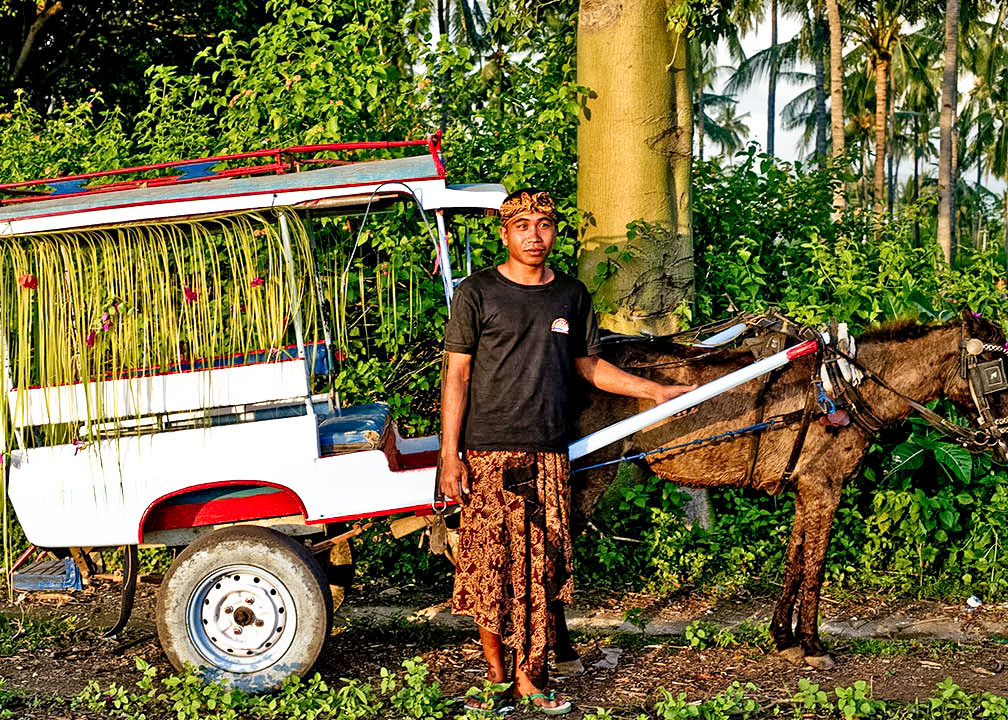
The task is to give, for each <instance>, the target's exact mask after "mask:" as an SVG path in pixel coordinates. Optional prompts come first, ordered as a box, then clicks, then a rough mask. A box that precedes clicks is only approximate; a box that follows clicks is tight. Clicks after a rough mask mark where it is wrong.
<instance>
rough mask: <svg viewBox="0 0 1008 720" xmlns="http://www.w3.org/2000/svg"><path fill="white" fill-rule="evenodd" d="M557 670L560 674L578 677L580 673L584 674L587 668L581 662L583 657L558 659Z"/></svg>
mask: <svg viewBox="0 0 1008 720" xmlns="http://www.w3.org/2000/svg"><path fill="white" fill-rule="evenodd" d="M556 670H557V674H559V675H566V676H567V677H577V676H578V675H584V671H585V668H584V665H582V664H581V658H574V659H573V660H564V661H557V663H556Z"/></svg>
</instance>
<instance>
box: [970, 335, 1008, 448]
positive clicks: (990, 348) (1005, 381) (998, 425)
mask: <svg viewBox="0 0 1008 720" xmlns="http://www.w3.org/2000/svg"><path fill="white" fill-rule="evenodd" d="M963 330H964V332H963V334H964V335H965V327H964V328H963ZM984 353H997V354H998V356H997V357H995V358H994V359H993V360H987V361H982V355H983V354H984ZM1005 355H1008V347H1006V346H1001V345H994V344H991V343H985V342H984V341H983V340H979V339H977V338H967V337H964V338H963V340H962V342H961V343H960V352H959V376H960V377H961V378H962V379H963V380H965V381H966V383H967V386H968V387H969V391H970V396H971V397H972V398H973V404H974V405H975V406H976V409H977V412H978V413H979V425H980V427H981V428H982V430H981V431H980V433H977V435H980V434H984V435H986V436H987V438H986V440H987V442H986V443H984V444H986V445H989V446H993V445H996V444H999V443H1000V444H1003V443H1004V437H1005V435H1006V434H1008V427H1006V426H1008V418H995V417H994V414H993V413H992V412H991V408H990V403H989V402H988V401H987V397H988V396H989V395H994V394H995V393H999V392H1003V391H1005V390H1008V377H1006V376H1005V366H1004V356H1005ZM979 439H980V438H977V440H979Z"/></svg>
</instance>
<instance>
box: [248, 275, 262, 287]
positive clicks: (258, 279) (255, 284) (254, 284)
mask: <svg viewBox="0 0 1008 720" xmlns="http://www.w3.org/2000/svg"><path fill="white" fill-rule="evenodd" d="M265 284H266V281H265V280H264V279H263V278H261V277H259V276H256V277H254V278H252V282H250V283H249V285H250V286H252V287H254V288H256V287H259V286H260V285H265Z"/></svg>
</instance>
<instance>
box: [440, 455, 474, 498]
mask: <svg viewBox="0 0 1008 720" xmlns="http://www.w3.org/2000/svg"><path fill="white" fill-rule="evenodd" d="M441 492H442V493H443V494H444V496H445V497H446V498H448V499H449V500H454V501H455V502H458V503H464V502H465V496H466V495H468V494H469V468H468V467H466V464H465V463H464V462H462V458H460V457H459V456H458V454H456V453H448V454H445V455H442V456H441Z"/></svg>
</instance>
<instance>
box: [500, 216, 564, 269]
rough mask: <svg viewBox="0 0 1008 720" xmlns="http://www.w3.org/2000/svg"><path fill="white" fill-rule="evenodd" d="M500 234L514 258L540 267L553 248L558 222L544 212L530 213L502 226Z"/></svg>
mask: <svg viewBox="0 0 1008 720" xmlns="http://www.w3.org/2000/svg"><path fill="white" fill-rule="evenodd" d="M500 234H501V242H503V243H504V247H506V248H507V251H508V255H509V256H510V257H511V259H512V260H516V261H518V262H519V263H521V264H522V265H528V266H531V267H538V266H540V265H542V264H543V263H545V262H546V258H547V257H548V256H549V254H550V250H552V249H553V241H554V240H555V239H556V222H555V221H554V220H553V219H552V218H550V217H549V216H548V215H543V214H542V213H528V214H526V215H520V216H518V217H516V218H515V219H514V220H512V221H511V222H509V223H508V224H507V225H504V226H503V227H501V229H500Z"/></svg>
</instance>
